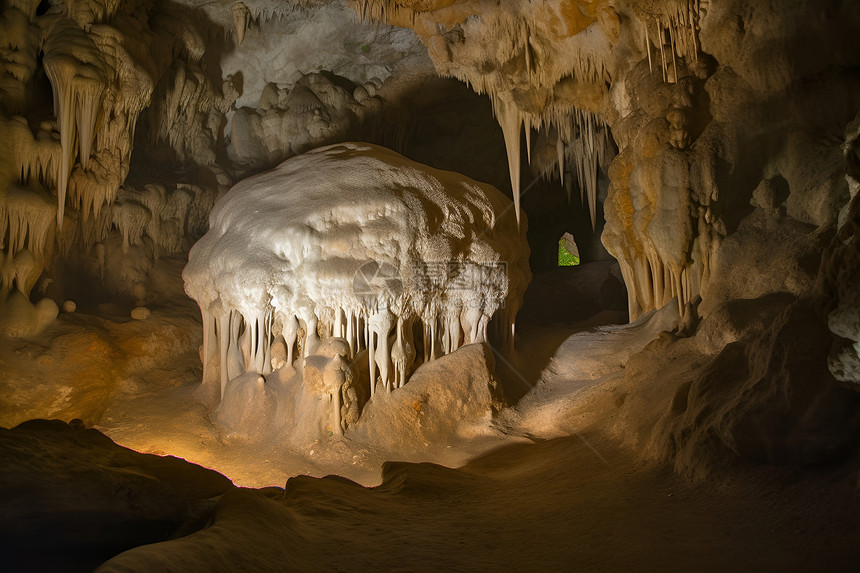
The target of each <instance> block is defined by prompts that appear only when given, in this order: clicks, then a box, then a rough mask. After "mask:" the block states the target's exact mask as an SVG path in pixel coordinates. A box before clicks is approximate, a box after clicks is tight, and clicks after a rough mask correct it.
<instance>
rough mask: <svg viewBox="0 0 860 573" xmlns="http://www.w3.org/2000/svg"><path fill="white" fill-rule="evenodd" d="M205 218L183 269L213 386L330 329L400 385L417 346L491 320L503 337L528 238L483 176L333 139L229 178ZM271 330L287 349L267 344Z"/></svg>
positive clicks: (291, 352) (373, 375)
mask: <svg viewBox="0 0 860 573" xmlns="http://www.w3.org/2000/svg"><path fill="white" fill-rule="evenodd" d="M209 224H210V230H209V232H208V233H207V234H206V235H205V236H204V237H203V238H202V239H200V241H198V242H197V244H195V245H194V247H193V248H192V250H191V252H190V254H189V261H188V265H187V266H186V268H185V271H184V272H183V277H184V279H185V289H186V292H187V293H188V294H189V295H190V296H191V297H192V298H194V299H195V300H196V301H197V303H198V304H199V305H200V308H201V311H202V314H203V323H204V348H203V362H204V381H207V382H210V383H213V384H214V383H217V382H216V381H220V386H221V395H222V396H223V395H224V390H225V388H226V386H227V383H228V382H229V381H230V380H232V379H234V378H236V377H238V376H240V375H242V374H243V373H245V372H257V373H260V374H264V375H265V374H268V373H270V372H271V371H272V363H273V362H275V365H276V366H281V365H287V366H289V365H290V364H292V363H293V362H294V359H295V357H296V356H297V353H300V354H301V355H304V356H308V355H312V354H314V353H315V348H316V347H317V345H318V344H320V340H321V339H327V338H331V337H335V338H342V339H344V340H345V342H346V344H348V346H349V351H350V352H349V355H350V358H353V357H355V356H356V355H358V354H360V353H362V352H366V355H367V358H366V360H367V364H368V368H369V373H370V380H373V381H377V380H378V381H377V382H376V383H375V384H371V385H370V390H371V392H373V391H374V389H376V390H379V389H380V388H382V389H385V390H391V389H394V388H398V387H400V386H402V385H403V384H404V383H405V382H406V380H407V378H408V375H409V373H410V372H411V369H412V367H413V364H414V363H415V361H416V355H417V356H420V357H421V359H422V360H424V361H425V362H426V361H429V360H432V359H433V358H434V357H437V356H440V355H444V354H448V353H450V352H452V351H454V350H456V349H457V348H458V347H459V346H461V345H463V344H468V343H472V342H482V341H487V340H488V337H489V334H490V331H491V332H492V333H493V336H494V340H497V341H498V342H499V343H500V344H505V345H508V344H511V343H512V341H513V338H512V336H513V327H514V319H515V317H516V314H517V310H518V308H519V306H520V303H521V300H522V295H523V292H524V290H525V287H526V285H527V283H528V281H529V279H530V273H529V270H528V264H527V260H528V252H529V250H528V245H527V243H526V240H525V229H524V226H520V227H519V228H518V226H517V221H516V218H515V216H514V210H513V205H512V204H511V202H510V200H508V199H507V198H505V197H504V195H502V194H501V193H500V192H499V191H498V190H496V189H495V188H493V187H491V186H489V185H486V184H482V183H477V182H475V181H471V180H469V179H466V178H464V177H463V176H461V175H458V174H455V173H451V172H444V171H439V170H435V169H432V168H429V167H426V166H424V165H421V164H418V163H414V162H412V161H410V160H407V159H406V158H404V157H402V156H400V155H398V154H396V153H394V152H392V151H390V150H388V149H385V148H381V147H377V146H373V145H369V144H363V143H362V144H355V143H349V144H341V145H333V146H329V147H324V148H320V149H317V150H314V151H311V152H308V153H306V154H304V155H300V156H297V157H294V158H292V159H289V160H287V161H285V162H284V163H282V164H281V165H280V166H279V167H277V168H276V169H274V170H272V171H269V172H267V173H263V174H260V175H258V176H255V177H252V178H250V179H246V180H245V181H243V182H241V183H240V184H238V185H236V186H235V187H233V189H231V190H230V192H229V193H228V194H227V195H226V196H225V197H223V198H222V199H221V200H220V201H219V202H218V203H217V204H216V205H215V208H214V209H213V210H212V213H211V216H210V219H209ZM491 324H492V329H491V328H490V326H491ZM416 335H417V337H418V338H419V339H420V340H421V342H420V343H419V342H418V340H417V339H416ZM282 344H284V345H285V346H286V355H287V356H286V360H285V359H284V357H283V356H282V354H283V353H284V352H283V350H277V351H276V353H274V354H273V347H274V348H275V349H278V348H280V345H282ZM416 346H419V348H418V349H417V350H416ZM273 358H274V360H273Z"/></svg>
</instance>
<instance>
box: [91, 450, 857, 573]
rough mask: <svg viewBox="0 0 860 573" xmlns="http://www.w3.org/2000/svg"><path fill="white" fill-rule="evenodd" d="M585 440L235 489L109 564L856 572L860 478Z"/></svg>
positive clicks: (199, 567) (327, 568)
mask: <svg viewBox="0 0 860 573" xmlns="http://www.w3.org/2000/svg"><path fill="white" fill-rule="evenodd" d="M585 438H586V439H588V440H589V441H590V442H591V445H592V446H593V447H594V448H595V449H596V450H597V451H598V452H599V453H600V457H598V456H596V455H595V454H594V452H593V450H592V449H591V448H590V447H589V446H587V445H586V443H585V441H584V440H581V439H579V438H577V437H571V438H561V439H556V440H551V441H547V442H543V443H538V444H530V445H526V444H522V445H515V446H511V447H507V448H504V449H502V450H499V451H496V452H494V453H492V454H489V455H487V456H485V457H483V458H481V459H479V460H476V461H474V462H472V463H470V464H468V465H466V466H465V467H463V468H462V469H459V470H452V469H447V468H443V467H440V466H436V465H432V464H389V465H388V467H387V468H386V471H385V474H386V476H385V481H384V483H383V484H382V485H381V486H379V487H377V488H374V489H365V488H362V487H360V486H358V485H356V484H353V483H352V482H349V481H347V480H344V479H343V478H323V479H316V478H309V477H298V478H293V479H291V480H290V481H289V482H288V483H287V486H286V490H285V491H283V490H280V489H278V488H269V489H266V490H241V489H239V490H232V491H230V492H228V493H227V494H226V495H225V496H224V497H223V498H221V499H220V501H219V502H218V504H217V508H216V510H215V517H214V520H213V522H212V523H211V524H210V525H209V526H208V527H207V528H205V529H204V530H202V531H199V532H197V533H194V534H192V535H190V536H188V537H185V538H182V539H178V540H175V541H169V542H165V543H161V544H155V545H150V546H145V547H141V548H137V549H135V550H131V551H129V552H127V553H125V554H123V555H120V556H119V557H117V558H116V559H115V560H114V561H112V562H109V564H108V565H107V566H106V567H105V568H104V569H103V571H126V570H164V571H167V570H175V571H179V570H185V571H187V570H238V569H245V570H274V569H277V570H295V571H307V570H325V571H335V570H336V571H365V570H397V571H439V570H455V571H496V570H511V571H549V570H601V571H622V570H623V571H727V570H741V571H765V570H774V571H775V570H780V571H810V570H820V571H824V570H828V571H842V570H845V571H847V570H851V568H852V566H853V565H856V563H857V558H858V557H860V547H858V546H857V544H856V535H857V523H856V515H858V510H860V500H858V497H857V495H856V484H854V483H852V481H851V480H852V479H853V480H855V481H856V477H857V476H856V475H855V476H853V478H852V477H851V476H850V475H846V474H845V472H832V471H830V472H829V473H824V472H822V473H820V474H819V473H817V472H816V471H808V470H807V471H799V470H789V469H784V468H773V467H771V468H768V467H763V468H762V467H759V468H754V469H743V470H740V472H741V473H742V474H743V475H742V476H738V475H737V474H734V475H735V478H738V477H742V479H724V480H721V481H717V480H713V481H708V482H702V483H691V482H689V481H686V480H685V479H683V478H681V477H679V476H677V475H676V474H674V473H673V472H672V470H671V468H669V467H666V466H653V465H643V464H642V463H641V462H639V461H637V458H636V456H635V455H632V454H631V453H630V452H628V451H626V450H624V449H621V448H619V447H618V446H616V445H614V444H613V443H611V442H609V441H605V440H601V439H600V438H599V437H597V436H586V437H585ZM601 458H602V459H601ZM837 474H838V475H839V477H835V476H836V475H837ZM825 508H826V509H825ZM822 547H826V548H827V551H826V552H823V551H821V550H820V549H821V548H822ZM213 567H214V569H213Z"/></svg>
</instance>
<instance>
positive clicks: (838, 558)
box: [0, 299, 860, 571]
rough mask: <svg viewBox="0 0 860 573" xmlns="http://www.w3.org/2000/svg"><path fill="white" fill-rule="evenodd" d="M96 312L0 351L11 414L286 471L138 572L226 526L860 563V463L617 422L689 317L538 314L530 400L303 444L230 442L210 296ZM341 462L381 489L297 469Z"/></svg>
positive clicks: (484, 553)
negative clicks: (726, 460) (782, 461)
mask: <svg viewBox="0 0 860 573" xmlns="http://www.w3.org/2000/svg"><path fill="white" fill-rule="evenodd" d="M174 300H180V299H174ZM95 310H97V311H98V312H99V313H100V314H101V315H102V316H101V317H96V316H94V315H92V314H87V313H86V312H79V313H76V314H73V315H61V316H60V319H59V320H58V321H57V323H56V324H55V325H54V326H52V327H51V329H50V330H49V331H47V332H45V333H43V336H42V337H41V338H40V339H39V341H36V340H28V341H15V342H14V343H12V344H10V345H8V346H3V347H2V349H0V370H2V371H3V372H4V373H6V376H4V377H3V379H2V381H0V384H2V388H0V392H2V394H0V395H2V396H3V397H4V400H3V401H2V403H0V418H2V423H0V425H3V426H6V427H12V426H14V425H16V424H17V423H20V422H22V421H24V420H26V419H30V418H35V417H43V418H50V417H56V418H60V419H65V420H66V421H68V420H69V419H71V418H73V417H74V418H82V419H84V421H85V423H86V424H87V425H90V426H92V427H94V428H96V429H98V430H100V431H102V432H104V433H105V434H107V435H108V436H109V437H110V438H112V439H113V440H115V441H116V442H117V443H118V444H120V445H123V446H126V447H129V448H131V449H133V450H136V451H139V452H144V453H152V454H157V455H171V456H177V457H180V458H184V459H186V460H188V461H190V462H193V463H197V464H200V465H202V466H204V467H209V468H213V469H215V470H217V471H219V472H221V473H223V474H224V475H226V476H228V477H229V478H230V479H231V480H232V481H233V482H234V483H235V484H236V485H238V486H243V487H266V486H278V487H277V488H275V489H272V488H269V489H263V490H246V489H237V490H232V491H230V492H229V493H228V494H227V495H225V496H223V497H222V498H220V499H219V501H218V502H217V503H218V506H217V507H218V510H217V516H218V517H217V520H216V522H217V523H218V525H219V527H216V528H213V527H209V528H207V529H204V530H202V531H199V532H197V533H193V534H192V535H191V536H189V537H184V538H181V539H178V540H174V541H168V542H165V543H162V544H157V545H150V546H144V547H142V548H139V549H136V550H133V551H131V552H129V553H126V554H124V555H123V556H121V557H120V559H121V560H122V559H126V560H128V559H130V560H131V561H128V562H127V563H126V564H127V565H129V566H132V567H134V568H136V569H138V570H142V569H141V568H144V569H151V568H152V567H161V566H165V567H167V566H168V564H170V563H173V565H170V566H176V564H177V563H182V564H183V565H182V566H181V567H180V568H181V569H185V570H189V569H191V570H193V569H194V568H195V566H197V567H203V568H205V567H206V565H205V564H206V563H207V560H211V559H212V558H213V556H212V555H210V554H209V553H208V552H207V551H202V552H201V550H200V548H201V547H209V548H211V547H212V546H213V545H212V544H213V543H214V544H215V545H217V546H222V547H223V548H224V551H225V552H226V553H227V554H228V555H227V556H225V557H224V559H225V561H224V563H230V562H231V561H230V559H236V554H235V553H233V554H231V553H230V552H231V551H239V554H243V555H244V553H243V552H242V550H240V549H239V548H241V547H254V548H255V550H254V552H253V554H254V557H248V556H247V555H245V557H248V558H249V559H257V560H258V561H257V562H256V567H257V568H263V569H265V567H266V565H267V564H268V565H269V566H271V565H272V563H279V564H283V566H284V567H285V568H287V569H293V570H307V569H308V568H314V569H318V570H366V569H369V568H379V569H384V570H388V569H391V570H439V569H454V570H493V569H499V568H501V569H507V570H546V569H548V568H556V569H557V568H563V569H575V568H576V569H578V568H586V569H600V570H622V569H623V570H667V571H669V570H672V571H684V570H712V571H720V570H726V569H731V568H734V569H740V570H777V569H780V570H790V571H801V570H810V568H811V567H814V568H816V569H818V570H846V571H847V570H853V566H855V565H856V563H858V562H860V544H858V543H857V539H858V537H857V536H858V531H860V529H858V526H859V525H860V524H858V522H857V518H856V516H857V515H860V496H858V491H860V472H856V471H853V470H851V469H850V468H852V467H857V465H858V464H857V463H853V464H847V465H845V466H844V467H837V468H819V469H816V470H808V469H807V470H800V469H791V468H779V467H745V466H741V467H740V468H734V469H733V470H732V471H731V472H727V473H726V474H725V475H720V476H714V477H713V478H712V479H708V480H705V481H700V482H693V481H690V480H688V479H685V478H683V477H680V476H678V475H677V474H675V473H674V472H673V471H672V469H671V467H669V466H667V465H665V464H659V463H653V462H652V463H645V462H643V461H641V458H640V456H639V455H637V453H636V452H635V451H634V450H631V448H630V447H628V446H629V444H628V445H622V443H623V442H625V440H624V439H623V437H621V439H619V436H617V435H614V436H613V435H611V434H612V433H611V432H605V431H603V430H602V429H601V427H600V420H601V416H602V415H603V413H605V412H603V410H606V409H607V408H609V409H612V408H615V406H616V405H617V404H618V402H617V400H616V397H615V396H614V394H613V393H614V392H616V389H617V387H619V385H620V380H621V379H623V368H622V367H621V364H622V363H623V362H624V360H625V356H629V355H630V354H632V353H633V352H635V351H636V350H638V349H640V348H641V347H642V346H644V344H646V343H647V342H648V341H649V340H651V339H652V338H653V337H654V336H655V334H656V333H659V332H660V331H661V330H662V329H664V328H665V329H671V324H672V322H673V320H675V321H676V320H677V316H674V317H673V316H671V314H667V313H664V315H665V316H658V317H656V318H654V319H653V320H651V321H650V322H646V323H641V324H639V325H632V326H629V327H620V326H619V327H608V328H605V329H603V330H599V329H598V330H595V329H594V328H593V327H594V325H595V323H606V322H612V321H617V320H618V318H619V317H618V315H617V314H611V313H610V314H606V313H604V314H602V315H599V316H597V317H593V318H592V319H591V320H590V321H589V320H585V321H580V322H579V323H577V324H575V325H566V326H562V325H558V324H556V325H545V326H541V327H538V326H530V327H528V328H524V329H522V330H521V332H520V335H521V336H520V341H519V352H518V354H517V355H515V356H512V357H511V356H509V357H507V358H506V357H504V356H502V355H497V357H498V359H497V360H496V368H497V373H498V375H499V377H500V378H502V380H503V382H504V383H505V386H506V391H507V392H508V394H509V395H511V396H512V397H514V398H515V399H517V398H518V399H519V402H518V404H517V406H516V407H515V408H512V409H509V410H505V411H503V412H502V413H501V414H500V415H499V416H497V418H496V420H494V421H493V423H492V424H491V425H490V427H489V428H488V429H487V431H486V432H484V433H482V434H480V435H476V436H474V437H472V438H471V439H460V440H457V441H452V442H450V443H448V444H446V445H444V446H442V445H439V447H438V448H435V449H426V448H425V449H422V450H420V451H418V450H416V451H408V449H404V451H402V452H399V455H398V454H393V453H392V452H390V451H381V450H379V449H375V448H372V447H369V446H367V445H364V444H355V443H351V442H350V440H349V434H347V436H346V437H345V438H344V439H336V438H332V439H331V440H330V441H329V442H326V443H319V444H317V445H316V446H315V445H313V444H312V445H310V446H309V447H308V448H305V449H302V450H295V449H290V448H287V447H284V446H283V444H278V443H272V442H269V443H264V444H244V443H242V442H240V441H237V440H234V439H230V438H229V437H227V436H225V435H224V434H223V432H221V431H219V429H218V428H217V426H215V425H214V424H212V423H211V421H210V419H209V417H208V414H207V411H206V409H205V408H204V407H203V406H202V405H201V404H200V403H199V402H198V401H197V400H196V399H195V396H194V392H195V390H196V388H197V385H198V381H199V379H200V375H201V372H200V366H199V359H198V355H197V352H198V350H197V349H198V347H199V344H200V334H199V318H198V315H197V312H196V308H195V307H194V305H193V303H191V302H190V301H187V300H184V301H181V302H179V303H176V304H173V305H171V306H159V305H153V306H152V311H153V312H152V315H151V316H150V318H149V319H148V320H147V321H146V322H140V321H133V320H130V319H128V318H126V316H127V313H126V311H127V310H128V309H123V308H119V307H102V308H99V309H95ZM577 332H579V333H580V334H578V335H577V336H572V335H573V334H574V333H577ZM154 333H156V334H154ZM573 357H575V360H573ZM59 363H62V364H64V365H66V367H65V368H63V369H62V370H61V369H58V368H57V365H58V364H59ZM105 363H107V364H110V368H107V369H105V368H99V367H98V365H99V364H101V365H103V364H105ZM69 365H71V366H72V367H71V368H69V367H68V366H69ZM595 365H599V366H595ZM675 367H676V368H685V367H686V365H684V364H680V365H676V366H675ZM586 371H588V372H586ZM80 380H88V381H89V385H86V384H84V385H81V384H80V383H79V382H80ZM105 390H107V393H106V394H105ZM613 404H614V405H613ZM601 408H602V409H603V410H601ZM584 409H586V410H588V412H587V413H586V414H583V413H582V412H583V410H584ZM606 411H607V412H608V410H606ZM608 415H609V414H607V416H608ZM607 419H608V418H607ZM93 420H96V421H95V422H93ZM392 460H396V461H397V462H401V461H403V462H433V463H418V464H414V463H412V464H410V463H388V464H386V463H385V462H390V461H392ZM434 464H441V465H434ZM442 466H447V467H450V468H457V467H459V468H460V469H456V470H454V469H447V468H446V467H442ZM328 474H337V475H341V476H345V477H347V478H349V479H350V480H354V481H355V482H358V483H360V484H364V485H366V486H378V487H375V488H374V489H365V488H361V487H359V486H358V485H356V484H353V483H352V482H348V481H345V480H342V479H331V478H329V479H315V477H297V478H296V477H293V476H316V477H321V476H325V475H328ZM288 478H292V479H289V482H287V480H288ZM285 483H286V484H287V485H286V488H287V489H286V492H284V490H283V489H281V488H283V487H284V484H285ZM380 483H381V485H379V484H380ZM297 540H298V541H297ZM299 541H300V542H299ZM201 544H202V545H201ZM231 548H235V549H231ZM285 548H287V549H285ZM230 555H232V556H230ZM102 557H104V558H107V557H109V555H104V556H102ZM153 559H154V561H152V560H153ZM163 560H166V561H163ZM99 562H100V561H99ZM120 563H122V561H120ZM96 564H97V563H96V562H95V561H93V562H92V563H89V564H87V566H85V567H83V568H84V569H86V568H87V567H90V566H94V565H96ZM195 564H196V565H195ZM248 566H249V567H255V564H254V562H253V561H249V562H248Z"/></svg>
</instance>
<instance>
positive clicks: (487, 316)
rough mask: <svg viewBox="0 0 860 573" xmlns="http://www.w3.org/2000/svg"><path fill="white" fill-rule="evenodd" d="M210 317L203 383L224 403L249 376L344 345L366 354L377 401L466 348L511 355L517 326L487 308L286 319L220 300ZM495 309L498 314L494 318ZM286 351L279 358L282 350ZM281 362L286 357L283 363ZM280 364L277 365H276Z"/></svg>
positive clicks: (330, 312)
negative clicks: (334, 342) (329, 345)
mask: <svg viewBox="0 0 860 573" xmlns="http://www.w3.org/2000/svg"><path fill="white" fill-rule="evenodd" d="M213 307H214V311H213V310H210V311H204V312H203V332H204V341H203V348H204V354H203V363H204V368H205V369H206V371H205V372H204V380H210V381H214V380H218V381H219V382H220V385H221V395H222V397H223V395H224V391H225V388H226V386H227V383H228V382H229V381H230V380H232V379H233V378H235V377H237V376H239V375H241V374H244V373H246V372H257V373H259V374H263V375H267V374H270V373H271V372H273V370H275V369H277V368H278V367H283V366H292V365H293V364H294V363H295V361H296V360H297V359H299V358H305V357H307V356H309V355H312V354H314V349H315V348H316V346H317V345H318V344H319V343H320V341H321V340H324V339H330V338H342V339H343V340H345V341H346V343H347V344H348V346H349V356H348V357H346V358H347V359H349V360H353V361H354V360H357V359H359V358H358V357H359V355H360V354H362V353H364V354H366V360H367V366H368V373H369V380H371V381H373V382H372V383H371V384H370V392H371V395H373V393H374V392H375V391H378V390H380V389H381V390H384V391H391V390H394V389H396V388H400V387H402V386H403V385H404V384H406V382H407V379H408V377H409V375H410V374H411V372H412V371H413V370H414V368H415V367H417V366H418V365H420V364H422V363H424V362H429V361H431V360H434V359H436V358H439V357H441V356H444V355H447V354H450V353H451V352H454V351H455V350H457V349H458V348H459V347H461V346H463V345H465V344H470V343H477V342H489V341H490V340H492V341H493V343H494V344H497V345H498V346H499V347H501V348H504V349H506V351H507V349H509V348H510V345H511V344H512V342H513V336H514V319H515V316H513V315H512V313H511V312H510V310H509V309H506V308H500V309H489V308H482V307H480V306H467V307H466V308H446V309H445V310H444V311H438V312H436V313H433V312H432V311H430V310H428V312H425V313H424V316H419V315H417V314H415V313H412V312H401V313H399V314H396V313H395V312H394V311H393V310H392V309H391V308H389V307H373V308H352V309H342V308H339V309H331V308H327V309H324V310H323V311H321V312H319V313H314V312H310V311H305V312H299V313H292V312H287V313H282V312H278V311H274V310H272V309H269V310H266V311H262V312H244V313H243V312H240V311H238V310H224V309H223V305H222V304H220V301H218V302H216V303H214V304H212V305H209V308H210V309H213ZM494 310H495V312H494ZM277 346H281V348H280V352H278V351H275V348H276V347H277ZM277 356H283V357H284V361H283V363H279V360H278V358H277ZM273 358H274V360H273Z"/></svg>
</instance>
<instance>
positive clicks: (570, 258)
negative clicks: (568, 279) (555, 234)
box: [558, 237, 579, 267]
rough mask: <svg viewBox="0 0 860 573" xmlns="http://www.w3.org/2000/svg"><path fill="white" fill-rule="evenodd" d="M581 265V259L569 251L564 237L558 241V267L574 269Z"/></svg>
mask: <svg viewBox="0 0 860 573" xmlns="http://www.w3.org/2000/svg"><path fill="white" fill-rule="evenodd" d="M578 264H579V257H578V256H577V255H574V254H573V253H571V252H570V251H568V250H567V246H566V245H565V240H564V237H562V238H560V239H559V240H558V266H560V267H572V266H575V265H578Z"/></svg>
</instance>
